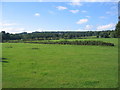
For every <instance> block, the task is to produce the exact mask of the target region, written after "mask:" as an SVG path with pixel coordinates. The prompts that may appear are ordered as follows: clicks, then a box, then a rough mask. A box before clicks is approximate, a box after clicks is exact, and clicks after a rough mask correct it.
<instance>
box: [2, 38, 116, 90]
mask: <svg viewBox="0 0 120 90" xmlns="http://www.w3.org/2000/svg"><path fill="white" fill-rule="evenodd" d="M82 40H83V39H82ZM85 40H86V39H85ZM96 40H98V39H96ZM100 40H102V41H106V42H111V43H115V45H116V46H115V47H110V46H79V45H47V44H46V45H45V44H28V43H25V44H24V43H4V44H3V58H7V61H8V63H3V88H116V87H118V85H117V82H118V78H117V77H118V74H117V73H118V71H117V70H118V66H117V65H118V52H117V50H118V47H117V46H118V43H117V39H112V38H109V39H100ZM11 47H12V48H11ZM32 48H38V49H32Z"/></svg>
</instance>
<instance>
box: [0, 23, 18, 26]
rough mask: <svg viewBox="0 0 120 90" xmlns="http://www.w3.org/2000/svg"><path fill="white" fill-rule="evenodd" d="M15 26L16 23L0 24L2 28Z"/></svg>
mask: <svg viewBox="0 0 120 90" xmlns="http://www.w3.org/2000/svg"><path fill="white" fill-rule="evenodd" d="M14 25H17V24H16V23H2V22H0V26H3V27H4V26H14Z"/></svg>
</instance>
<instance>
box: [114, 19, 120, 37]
mask: <svg viewBox="0 0 120 90" xmlns="http://www.w3.org/2000/svg"><path fill="white" fill-rule="evenodd" d="M115 35H116V37H118V38H120V21H119V22H118V24H117V25H116V29H115Z"/></svg>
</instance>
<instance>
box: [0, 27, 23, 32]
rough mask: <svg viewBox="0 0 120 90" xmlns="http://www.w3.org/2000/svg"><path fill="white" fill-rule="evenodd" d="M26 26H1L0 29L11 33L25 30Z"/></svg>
mask: <svg viewBox="0 0 120 90" xmlns="http://www.w3.org/2000/svg"><path fill="white" fill-rule="evenodd" d="M24 30H25V28H14V27H5V28H0V31H6V32H9V33H21V32H24Z"/></svg>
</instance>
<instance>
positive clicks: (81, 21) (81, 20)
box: [76, 19, 88, 24]
mask: <svg viewBox="0 0 120 90" xmlns="http://www.w3.org/2000/svg"><path fill="white" fill-rule="evenodd" d="M86 22H88V19H80V20H79V21H77V22H76V24H83V23H86Z"/></svg>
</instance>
